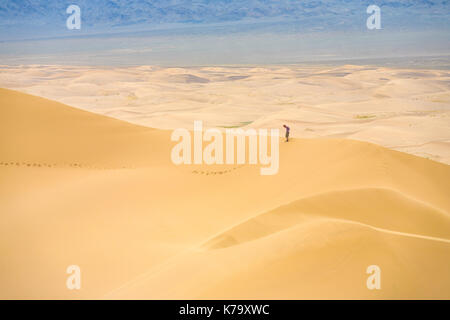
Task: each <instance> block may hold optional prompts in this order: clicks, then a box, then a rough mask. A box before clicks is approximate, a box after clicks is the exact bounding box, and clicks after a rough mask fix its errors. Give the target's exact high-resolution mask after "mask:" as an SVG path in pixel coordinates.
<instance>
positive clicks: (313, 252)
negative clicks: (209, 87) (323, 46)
mask: <svg viewBox="0 0 450 320" xmlns="http://www.w3.org/2000/svg"><path fill="white" fill-rule="evenodd" d="M211 72H213V70H212V71H211ZM194 80H195V79H194ZM180 81H181V80H180ZM183 81H185V80H183ZM190 81H193V80H192V79H191V80H190ZM195 81H198V80H195ZM380 94H382V93H381V92H380ZM0 119H1V125H0V137H1V138H0V139H1V141H0V181H1V182H0V220H1V223H0V250H1V252H2V257H1V259H0V283H1V286H0V298H3V299H5V298H7V299H16V298H25V299H28V298H64V299H66V298H67V299H77V298H82V299H84V298H137V299H145V298H152V299H153V298H154V299H161V298H185V299H195V298H249V299H259V298H269V299H280V298H286V299H299V298H331V299H339V298H343V299H351V298H361V299H383V298H388V299H397V298H407V299H417V298H425V299H431V298H437V299H449V298H450V273H449V272H448V270H449V265H450V198H449V190H450V167H449V166H448V165H446V164H443V163H439V162H435V161H432V160H429V159H426V158H423V157H417V156H414V155H411V154H407V153H402V152H399V151H395V150H391V149H387V148H384V147H382V146H378V145H375V144H371V143H368V142H362V141H356V140H348V139H341V138H328V139H325V138H322V139H293V140H292V141H291V142H289V143H280V169H279V173H278V174H276V175H273V176H262V175H260V172H259V167H257V166H251V165H244V166H237V165H236V166H233V165H228V166H215V167H208V166H206V165H202V166H198V165H197V166H185V165H181V166H175V165H174V164H173V163H172V162H171V159H170V151H171V148H172V147H173V146H174V144H175V143H174V142H171V141H170V134H171V131H169V130H161V129H151V128H147V127H141V126H138V125H134V124H130V123H127V122H123V121H120V120H117V119H112V118H109V117H106V116H103V115H99V114H94V113H90V112H87V111H82V110H79V109H75V108H72V107H69V106H67V105H63V104H61V103H58V102H55V101H50V100H47V99H44V98H40V97H36V96H31V95H27V94H24V93H19V92H17V91H12V90H8V89H0ZM212 172H214V173H215V174H209V173H212ZM216 172H221V174H216ZM206 173H208V174H206ZM73 264H75V265H79V266H80V267H81V272H82V289H81V290H68V289H67V288H66V279H67V277H68V275H67V274H66V268H67V266H69V265H73ZM370 265H378V266H379V267H380V268H381V272H382V273H381V286H382V288H381V290H368V288H367V287H366V279H367V277H368V274H366V269H367V267H368V266H370Z"/></svg>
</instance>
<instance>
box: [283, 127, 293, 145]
mask: <svg viewBox="0 0 450 320" xmlns="http://www.w3.org/2000/svg"><path fill="white" fill-rule="evenodd" d="M283 127H284V128H285V129H286V142H289V131H290V130H291V128H289V127H288V126H287V125H285V124H283Z"/></svg>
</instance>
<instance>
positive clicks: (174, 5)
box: [0, 0, 450, 39]
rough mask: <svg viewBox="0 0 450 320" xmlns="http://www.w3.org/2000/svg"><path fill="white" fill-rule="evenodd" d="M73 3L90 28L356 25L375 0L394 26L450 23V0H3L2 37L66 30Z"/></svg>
mask: <svg viewBox="0 0 450 320" xmlns="http://www.w3.org/2000/svg"><path fill="white" fill-rule="evenodd" d="M70 4H76V5H78V6H79V7H80V8H81V14H82V25H83V27H84V28H87V29H88V31H89V32H94V31H100V32H101V31H105V30H110V29H111V28H115V30H119V31H120V28H133V26H141V27H142V26H148V27H155V26H161V25H169V24H180V23H181V24H186V23H187V24H192V25H205V24H217V23H243V22H250V23H254V22H261V21H263V22H265V21H272V22H274V21H275V22H276V21H278V22H286V21H298V22H304V24H305V26H309V27H310V28H311V29H314V28H315V29H317V28H319V29H320V28H322V29H334V28H344V29H351V28H352V27H353V26H355V25H357V26H360V25H361V21H365V19H366V18H367V14H366V12H365V9H366V8H367V6H368V5H370V4H376V5H378V6H380V7H381V8H382V13H383V16H382V18H383V20H384V21H385V22H389V25H390V26H397V27H402V26H408V27H416V28H420V27H422V26H424V27H430V26H437V27H444V28H445V27H446V28H447V29H448V28H449V27H448V25H450V24H449V22H450V21H449V16H450V4H449V1H447V0H433V1H432V0H422V1H412V0H396V1H394V0H384V1H377V0H370V1H361V0H159V1H154V0H140V1H139V0H71V1H65V0H63V1H61V0H22V1H7V0H0V37H1V38H3V39H4V38H10V37H11V36H12V35H11V32H13V33H15V34H17V36H19V37H20V36H31V37H33V36H41V37H42V36H50V37H51V36H57V35H61V34H64V32H65V30H63V29H64V28H65V21H66V19H67V17H68V14H67V13H66V8H67V7H68V6H69V5H70ZM385 25H386V24H385ZM85 32H86V30H85Z"/></svg>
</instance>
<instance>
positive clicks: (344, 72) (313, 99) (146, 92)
mask: <svg viewBox="0 0 450 320" xmlns="http://www.w3.org/2000/svg"><path fill="white" fill-rule="evenodd" d="M449 84H450V72H449V71H448V70H413V69H401V68H385V67H375V66H354V65H344V66H306V65H285V66H276V65H275V66H266V67H264V68H261V67H255V66H247V67H245V66H224V67H189V68H165V67H158V66H140V67H121V68H119V67H82V66H78V67H75V66H40V65H31V66H0V87H3V88H9V89H14V90H19V91H22V92H25V93H29V94H34V95H38V96H41V97H44V98H47V99H52V100H55V101H58V102H61V103H65V104H68V105H71V106H74V107H77V108H81V109H84V110H87V111H91V112H95V113H99V114H103V115H107V116H109V117H114V118H117V119H120V120H125V121H128V122H131V123H135V124H139V125H144V126H148V127H152V128H160V129H175V128H180V127H182V128H190V127H191V126H192V122H193V121H194V120H203V122H204V124H205V126H209V127H219V128H221V127H230V126H243V127H245V126H247V127H254V128H260V127H280V126H281V125H282V124H283V123H288V124H290V126H291V128H292V132H291V134H292V136H294V137H296V138H317V137H321V138H347V139H355V140H361V141H366V142H371V143H376V144H378V145H382V146H385V147H388V148H391V149H395V150H399V151H402V152H407V153H410V154H414V155H418V156H421V157H425V158H429V159H432V160H436V161H439V162H443V163H446V164H450V131H449V130H448V128H449V125H450V123H449V119H450V86H449Z"/></svg>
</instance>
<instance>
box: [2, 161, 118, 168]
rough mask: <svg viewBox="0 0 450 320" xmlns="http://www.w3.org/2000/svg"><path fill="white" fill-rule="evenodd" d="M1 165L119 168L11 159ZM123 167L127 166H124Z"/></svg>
mask: <svg viewBox="0 0 450 320" xmlns="http://www.w3.org/2000/svg"><path fill="white" fill-rule="evenodd" d="M0 166H3V167H8V166H16V167H34V168H36V167H37V168H67V167H69V168H80V169H81V168H86V169H117V168H106V167H96V166H90V165H82V164H80V163H60V164H56V163H39V162H18V161H9V162H4V161H0ZM122 168H126V167H125V166H123V167H122Z"/></svg>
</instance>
